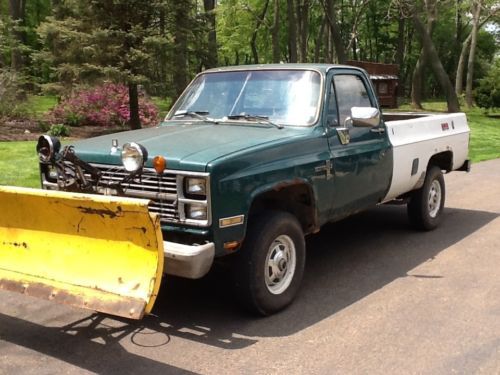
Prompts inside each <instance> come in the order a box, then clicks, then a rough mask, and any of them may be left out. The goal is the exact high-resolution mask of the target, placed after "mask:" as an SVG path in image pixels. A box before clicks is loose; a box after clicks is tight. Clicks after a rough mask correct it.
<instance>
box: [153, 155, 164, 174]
mask: <svg viewBox="0 0 500 375" xmlns="http://www.w3.org/2000/svg"><path fill="white" fill-rule="evenodd" d="M153 168H154V169H155V171H156V173H158V174H162V173H163V172H164V171H165V169H166V168H167V161H166V160H165V158H164V157H163V156H161V155H158V156H155V157H154V158H153Z"/></svg>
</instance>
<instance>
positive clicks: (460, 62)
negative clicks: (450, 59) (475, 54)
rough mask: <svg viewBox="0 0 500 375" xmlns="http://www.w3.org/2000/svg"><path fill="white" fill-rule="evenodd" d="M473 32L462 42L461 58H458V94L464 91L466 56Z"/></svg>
mask: <svg viewBox="0 0 500 375" xmlns="http://www.w3.org/2000/svg"><path fill="white" fill-rule="evenodd" d="M471 36H472V35H471V34H469V36H468V37H467V39H465V41H464V42H463V44H462V51H461V52H460V58H459V59H458V65H457V75H456V76H455V93H456V94H457V96H460V95H462V93H463V79H464V70H465V58H466V57H467V52H468V51H469V44H470V41H471Z"/></svg>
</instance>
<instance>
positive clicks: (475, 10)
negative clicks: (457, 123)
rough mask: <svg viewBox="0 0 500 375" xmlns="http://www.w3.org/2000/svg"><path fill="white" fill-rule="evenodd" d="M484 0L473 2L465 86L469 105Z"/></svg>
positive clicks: (466, 99) (469, 106)
mask: <svg viewBox="0 0 500 375" xmlns="http://www.w3.org/2000/svg"><path fill="white" fill-rule="evenodd" d="M481 7H482V1H481V0H477V1H473V4H472V31H471V39H470V51H469V62H468V64H467V80H466V86H465V102H466V103H467V107H468V108H471V107H472V79H473V77H474V58H475V56H476V46H477V33H478V30H479V15H480V14H481Z"/></svg>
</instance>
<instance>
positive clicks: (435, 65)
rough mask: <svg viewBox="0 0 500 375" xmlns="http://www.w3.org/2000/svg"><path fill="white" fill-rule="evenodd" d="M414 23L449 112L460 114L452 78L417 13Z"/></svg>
mask: <svg viewBox="0 0 500 375" xmlns="http://www.w3.org/2000/svg"><path fill="white" fill-rule="evenodd" d="M413 23H414V25H415V29H416V30H417V32H418V33H419V34H420V38H421V40H422V46H423V49H424V55H426V56H427V58H428V60H429V63H430V66H431V68H432V71H433V73H434V75H435V77H436V79H437V81H438V82H439V85H440V86H441V89H442V90H443V91H444V93H445V95H446V101H447V103H448V112H458V111H460V105H459V103H458V99H457V95H456V94H455V90H454V89H453V86H452V84H451V82H450V78H449V77H448V75H447V74H446V71H445V70H444V68H443V64H442V63H441V60H440V59H439V55H438V53H437V51H436V48H435V47H434V43H433V42H432V39H431V36H430V34H429V33H428V32H427V30H426V28H425V26H424V25H423V24H422V21H421V20H420V18H419V17H418V15H417V14H416V13H414V14H413Z"/></svg>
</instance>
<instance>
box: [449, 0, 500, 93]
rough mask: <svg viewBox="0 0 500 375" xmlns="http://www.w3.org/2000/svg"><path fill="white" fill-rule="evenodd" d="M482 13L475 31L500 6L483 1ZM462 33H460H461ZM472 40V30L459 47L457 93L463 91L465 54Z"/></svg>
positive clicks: (491, 16) (495, 12) (456, 77)
mask: <svg viewBox="0 0 500 375" xmlns="http://www.w3.org/2000/svg"><path fill="white" fill-rule="evenodd" d="M482 10H483V14H480V17H481V18H480V19H479V20H478V24H477V32H479V30H481V28H482V27H483V26H484V25H485V24H486V23H488V22H489V21H490V20H492V19H493V18H494V17H495V16H497V14H499V13H500V6H498V5H497V4H496V3H495V2H491V3H489V2H488V3H487V4H484V3H483V8H482ZM461 35H462V34H461ZM471 40H472V31H471V32H469V33H468V35H467V37H466V38H465V40H464V41H463V42H462V46H461V49H460V56H459V59H458V63H457V72H456V75H455V93H456V94H457V95H462V93H463V78H464V71H465V61H466V58H467V55H468V53H469V51H470V44H471Z"/></svg>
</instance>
